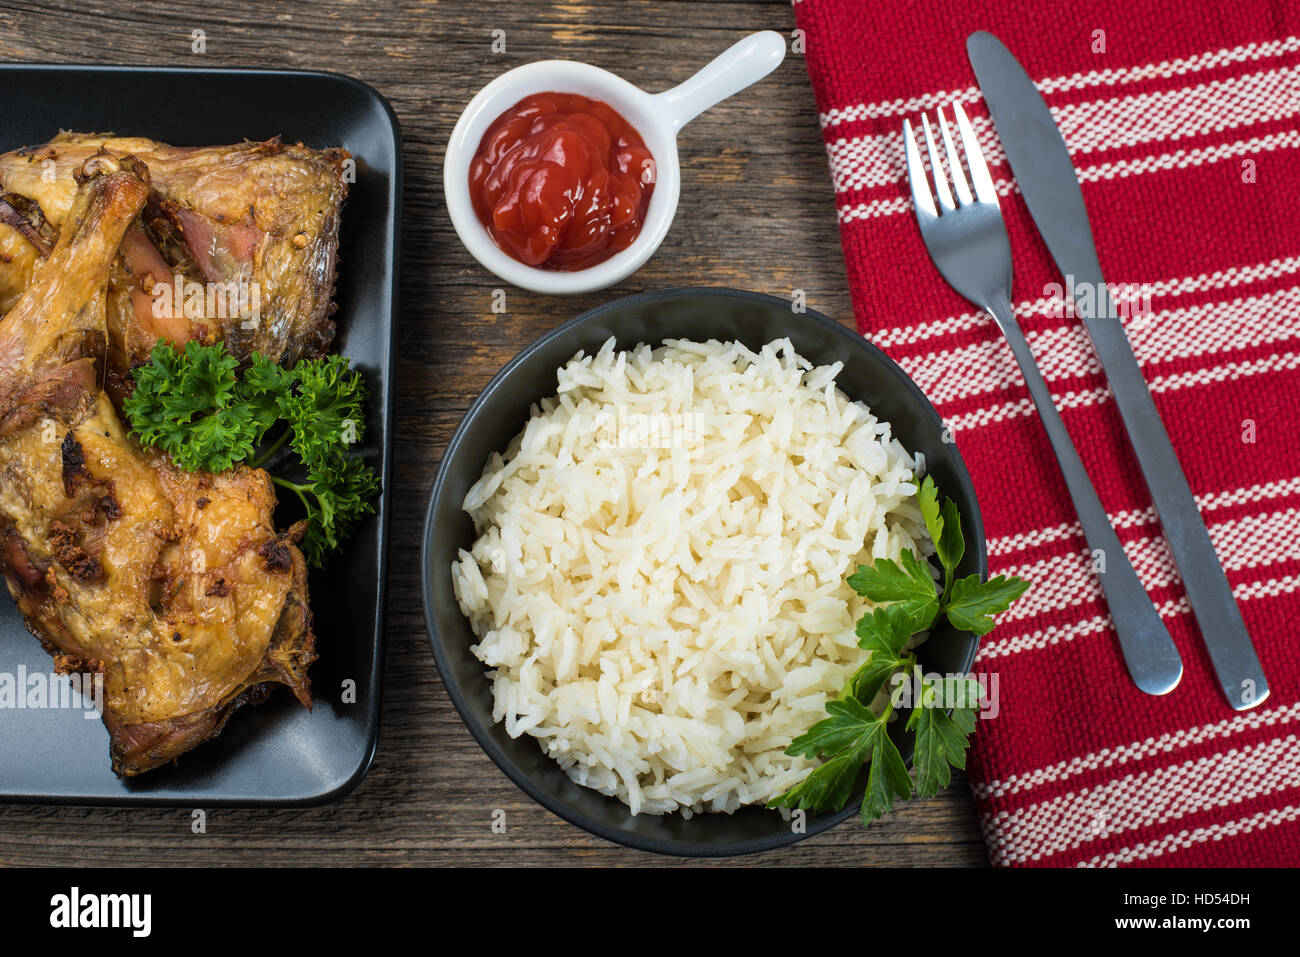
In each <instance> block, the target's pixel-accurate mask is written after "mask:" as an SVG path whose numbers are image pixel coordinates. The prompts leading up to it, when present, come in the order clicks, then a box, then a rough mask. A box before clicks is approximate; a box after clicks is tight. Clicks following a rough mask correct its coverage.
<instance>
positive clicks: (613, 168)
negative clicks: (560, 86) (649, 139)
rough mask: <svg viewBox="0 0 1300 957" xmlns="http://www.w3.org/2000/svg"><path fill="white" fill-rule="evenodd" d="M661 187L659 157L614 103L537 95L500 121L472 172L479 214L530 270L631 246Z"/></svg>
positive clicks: (571, 264) (569, 265)
mask: <svg viewBox="0 0 1300 957" xmlns="http://www.w3.org/2000/svg"><path fill="white" fill-rule="evenodd" d="M654 188H655V163H654V157H653V156H651V155H650V151H649V150H648V149H646V145H645V142H644V141H643V140H642V139H641V135H640V134H639V133H638V132H637V131H636V130H635V129H633V128H632V126H631V125H630V124H629V123H628V122H627V120H625V119H623V117H622V116H621V115H619V113H618V112H617V111H615V110H614V108H613V107H611V106H610V105H609V104H608V103H603V102H601V101H600V100H592V99H588V98H587V97H585V96H579V95H577V94H575V93H537V94H534V95H533V96H529V97H525V98H524V99H522V100H520V101H519V102H518V103H516V104H515V105H514V106H512V107H511V108H510V109H508V110H506V112H505V113H503V114H502V115H501V116H499V117H498V118H497V119H496V121H495V122H493V124H492V125H491V126H490V127H488V131H487V132H486V133H485V134H483V140H482V142H480V143H479V147H478V150H477V152H475V154H474V161H473V163H472V164H471V165H470V171H469V190H470V196H471V197H472V199H473V202H474V211H475V213H477V214H478V218H479V221H480V222H481V223H482V224H483V226H484V227H485V228H486V229H487V231H488V233H489V234H490V235H491V236H492V239H493V240H494V241H495V242H496V244H497V245H498V246H499V247H501V249H503V250H504V251H505V252H506V253H508V254H509V255H510V256H512V257H514V258H515V259H517V260H519V261H520V262H522V263H525V264H527V265H529V266H537V267H539V268H542V269H553V270H559V271H565V272H572V271H576V270H579V269H586V268H587V267H588V266H594V265H596V264H597V263H601V262H604V261H605V260H606V259H609V258H610V257H611V256H613V255H614V254H615V253H618V252H621V251H622V250H624V249H626V248H627V247H628V246H630V245H631V244H632V242H633V241H634V240H635V239H636V237H637V235H638V234H639V233H640V232H641V226H642V224H643V223H644V222H645V213H646V208H647V207H648V206H649V205H650V196H651V194H652V193H653V192H654Z"/></svg>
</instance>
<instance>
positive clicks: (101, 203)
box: [0, 153, 316, 776]
mask: <svg viewBox="0 0 1300 957" xmlns="http://www.w3.org/2000/svg"><path fill="white" fill-rule="evenodd" d="M78 179H79V180H82V182H81V184H80V185H79V186H78V188H77V190H76V191H75V194H74V195H73V197H72V199H71V201H70V202H69V203H68V204H67V205H66V207H64V208H62V209H61V211H60V213H59V217H60V225H61V231H60V237H59V240H58V244H57V245H56V246H55V247H54V249H53V250H52V252H51V253H50V256H49V259H48V261H46V262H45V263H44V264H43V265H42V266H41V267H40V269H39V270H38V271H37V273H36V276H35V278H34V279H33V280H32V282H31V284H30V285H29V286H28V288H27V290H26V292H25V293H24V294H23V296H22V297H21V298H20V299H19V301H18V302H17V304H16V305H14V307H13V308H12V309H11V310H10V311H9V313H8V314H7V315H6V316H5V317H4V319H3V320H0V568H3V571H4V575H5V578H6V580H7V583H8V585H9V590H10V592H11V593H12V594H13V596H14V598H15V600H16V601H17V603H18V607H19V609H20V610H21V611H22V614H23V615H24V617H25V618H26V620H27V626H28V628H29V629H30V630H31V631H32V633H33V634H34V635H36V637H37V638H39V639H40V641H41V643H42V645H44V647H45V648H46V650H47V651H49V652H50V653H51V654H52V655H53V656H54V659H55V667H56V668H57V669H58V670H61V671H65V672H66V671H97V672H101V673H102V674H103V675H104V703H103V718H104V723H105V725H107V727H108V730H109V734H110V739H111V756H112V763H113V769H114V770H115V771H116V772H117V773H118V774H119V775H123V776H127V775H134V774H139V773H141V772H143V771H148V770H150V769H151V768H155V767H157V766H158V765H160V764H163V763H164V762H166V761H169V760H171V759H172V758H175V757H176V756H178V755H180V754H182V753H183V752H185V751H188V750H189V749H191V748H193V747H195V746H196V745H198V744H200V743H201V742H203V741H205V740H207V739H208V738H211V737H213V736H214V735H216V734H217V733H218V732H219V731H220V730H221V728H222V726H223V725H224V723H225V722H226V720H227V719H228V718H229V717H230V715H231V713H232V712H233V711H234V710H235V709H236V708H238V707H239V706H240V705H241V704H244V703H245V702H250V701H258V700H261V699H262V698H263V697H265V695H266V694H267V693H269V690H270V689H271V688H272V687H273V686H274V685H275V684H276V683H279V684H285V685H288V686H289V688H290V689H291V690H292V691H293V693H294V694H295V695H296V696H297V697H298V699H299V700H300V701H301V702H302V703H303V704H304V705H306V706H308V707H310V705H311V695H310V687H309V683H308V679H307V668H308V666H309V665H310V664H311V663H312V661H314V660H315V657H316V656H315V652H314V645H315V638H314V636H313V634H312V630H311V613H310V611H309V607H308V599H307V577H306V564H305V562H304V560H303V556H302V553H301V552H300V551H299V550H298V548H297V545H296V541H297V540H298V538H299V537H300V536H301V533H302V528H300V527H295V528H293V529H290V530H289V531H288V532H287V533H280V532H277V531H276V529H275V526H274V524H273V521H272V510H273V509H274V507H275V495H274V492H273V490H272V486H271V482H270V479H269V477H268V476H267V474H266V473H265V472H263V471H261V470H260V469H250V468H244V467H241V468H237V469H235V470H232V471H230V472H226V473H222V474H220V475H211V474H206V473H186V472H182V471H180V470H178V469H176V468H175V467H173V466H172V465H171V464H170V461H169V460H168V459H167V458H166V457H165V456H163V455H161V454H160V453H155V452H154V451H152V450H148V449H142V448H141V447H140V446H139V445H138V444H137V443H136V442H135V441H134V440H133V439H131V438H130V437H129V436H128V435H127V434H126V431H125V429H124V428H123V425H122V423H121V421H120V420H119V418H118V416H117V413H116V412H115V411H114V408H113V405H112V404H111V402H110V401H109V399H108V397H107V395H106V394H105V392H104V390H103V388H102V387H101V385H100V381H101V370H100V369H99V368H98V365H99V363H100V362H101V361H102V356H103V351H104V345H105V314H104V309H105V299H106V293H105V290H106V288H107V285H108V281H109V273H110V271H111V269H112V267H113V264H114V262H115V260H116V258H117V255H118V249H119V246H120V245H121V243H122V240H123V237H124V236H125V235H126V233H127V231H128V230H129V229H130V228H132V224H133V223H134V222H135V221H136V217H137V216H138V214H139V212H140V210H141V209H142V208H143V207H144V205H145V203H146V201H147V200H148V197H149V171H148V169H147V168H146V166H145V165H144V164H143V163H141V162H139V161H138V160H136V159H133V158H130V157H118V156H116V155H112V154H109V153H101V154H96V155H94V156H91V157H89V158H88V159H87V160H85V161H84V163H83V167H82V169H81V170H80V171H78Z"/></svg>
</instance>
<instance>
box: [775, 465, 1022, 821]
mask: <svg viewBox="0 0 1300 957" xmlns="http://www.w3.org/2000/svg"><path fill="white" fill-rule="evenodd" d="M917 504H918V505H919V506H920V509H921V516H922V518H924V520H925V527H926V530H927V531H928V532H929V533H930V540H931V541H932V542H933V543H934V547H935V555H936V557H937V558H938V559H939V564H940V565H941V566H942V568H943V582H942V585H941V586H940V585H938V584H936V582H935V580H934V577H933V575H932V574H931V571H930V565H929V563H928V562H926V561H924V560H922V559H921V558H919V557H918V556H917V555H915V554H914V553H912V552H910V551H908V552H903V553H902V554H901V555H900V556H899V559H898V561H894V560H892V559H888V558H882V559H878V560H877V561H876V562H875V563H874V564H873V565H870V566H866V565H860V566H858V570H857V572H856V573H855V574H853V575H850V576H849V579H848V581H849V585H850V586H852V588H853V590H854V591H856V592H857V593H858V594H859V595H862V596H863V597H864V598H867V599H870V600H871V601H872V602H874V603H876V604H877V607H875V608H873V609H872V610H871V611H869V612H868V613H867V614H865V615H863V616H862V618H861V619H859V620H858V623H857V628H856V631H857V635H858V645H859V647H861V648H864V649H866V650H868V651H870V652H871V655H870V657H869V658H868V659H867V660H866V662H865V663H864V664H863V665H862V667H860V668H859V669H858V670H857V671H856V672H854V674H853V675H852V677H850V678H849V680H848V681H847V682H846V683H845V685H844V688H843V690H842V691H841V692H840V694H839V697H838V698H836V699H835V700H833V701H830V702H828V703H827V705H826V713H827V715H828V717H826V718H824V719H822V720H821V721H818V722H817V723H816V724H814V725H813V726H812V727H811V728H809V729H808V730H807V731H806V732H805V733H803V734H801V735H799V737H797V738H795V739H794V740H793V741H792V742H791V743H790V746H789V747H788V748H786V754H790V755H802V756H804V757H808V758H821V759H823V763H822V764H821V765H820V766H818V767H817V768H815V769H814V770H813V771H811V772H810V773H809V774H808V776H807V777H805V778H804V779H803V780H802V781H800V782H799V783H798V784H796V785H795V786H794V787H792V788H791V789H790V790H788V791H786V792H785V793H784V794H781V795H780V796H778V797H776V798H774V799H772V801H770V802H769V803H768V806H769V807H789V808H802V809H804V810H808V811H814V812H820V811H830V810H835V811H838V810H840V809H841V808H843V807H844V805H845V804H847V803H848V800H849V797H850V795H851V794H852V793H853V785H854V783H855V782H856V781H857V779H858V774H859V772H860V771H861V770H862V765H863V764H864V763H867V764H868V765H869V767H868V771H867V788H866V792H865V794H864V795H863V798H862V807H861V815H860V816H861V818H862V823H863V824H864V825H867V824H870V823H871V822H872V821H874V820H876V819H877V818H879V817H881V816H882V815H884V814H886V813H888V812H889V811H890V810H891V809H892V808H893V806H894V800H895V798H897V799H900V800H904V801H906V800H909V799H911V797H912V796H913V794H915V795H917V796H918V797H923V798H925V797H933V796H934V795H935V794H937V793H939V790H940V789H941V788H945V787H947V786H948V783H949V781H951V780H952V768H965V767H966V748H967V745H968V743H969V737H970V735H971V733H972V732H973V731H974V730H975V715H976V712H977V711H978V709H979V695H980V688H979V684H978V682H976V681H975V680H974V679H973V678H966V677H962V678H958V679H956V680H949V681H947V682H945V681H943V680H942V679H937V680H936V679H935V678H933V677H931V678H926V677H924V676H922V675H920V674H919V670H920V669H919V668H918V667H917V658H916V653H915V652H914V651H908V650H907V646H908V644H909V643H910V642H911V640H912V636H913V635H915V634H916V633H917V632H921V631H927V630H929V629H930V628H932V627H933V626H934V623H935V621H936V620H937V619H938V618H939V617H940V616H941V615H943V616H946V617H947V618H948V621H950V622H951V623H952V624H953V626H954V627H956V628H959V629H962V630H963V631H969V632H971V633H972V634H975V635H986V634H988V633H989V632H990V631H992V630H993V616H994V615H996V614H998V613H999V612H1003V611H1006V609H1007V608H1008V607H1009V606H1010V604H1011V602H1013V601H1015V599H1017V598H1019V597H1020V596H1021V595H1022V594H1024V592H1025V589H1027V588H1028V587H1029V583H1028V582H1026V581H1024V580H1023V579H1020V578H1015V577H1011V578H1007V577H1006V576H1003V575H998V576H997V577H995V578H991V579H989V580H988V581H981V580H980V577H979V576H978V575H967V576H966V577H964V578H955V577H954V576H955V573H956V569H957V566H958V564H960V562H961V559H962V556H963V555H964V554H965V553H966V541H965V537H964V536H963V534H962V529H961V517H960V516H959V514H958V512H957V505H956V503H955V502H953V501H952V500H951V499H945V500H944V501H943V502H942V504H941V503H940V502H939V496H938V491H937V490H936V488H935V485H934V480H933V479H931V478H930V477H929V476H926V478H925V480H924V481H923V482H922V483H921V486H920V488H919V489H918V491H917ZM900 670H901V671H902V672H903V673H904V674H906V675H909V676H911V675H913V674H915V675H916V677H917V683H918V685H919V687H920V700H919V701H914V702H913V703H912V704H913V707H912V710H911V713H910V714H909V715H908V718H907V724H906V725H905V727H906V729H907V730H908V731H913V732H915V735H916V745H915V752H914V755H913V759H912V766H913V769H914V771H915V782H913V779H912V775H910V774H909V773H908V770H907V765H906V763H905V762H904V761H903V756H902V754H901V753H900V752H899V750H898V746H897V745H896V744H894V742H893V739H891V738H890V737H889V721H890V717H891V716H892V714H893V712H894V708H895V704H894V696H891V697H890V700H889V701H888V702H887V703H886V704H885V706H884V707H883V708H882V709H881V711H880V713H879V714H877V713H875V712H874V711H872V710H871V703H872V701H873V700H874V699H875V698H876V696H877V695H878V694H879V693H880V690H881V689H882V688H883V687H885V684H886V683H887V682H889V681H890V680H891V679H892V678H893V676H894V675H895V674H896V673H898V672H899V671H900ZM946 696H947V697H951V698H953V699H955V700H954V701H945V697H946ZM950 709H951V710H950Z"/></svg>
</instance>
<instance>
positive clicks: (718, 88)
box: [653, 30, 785, 133]
mask: <svg viewBox="0 0 1300 957" xmlns="http://www.w3.org/2000/svg"><path fill="white" fill-rule="evenodd" d="M784 59H785V37H783V36H781V34H779V33H777V32H775V31H774V30H762V31H760V32H758V33H751V34H750V35H749V36H747V37H745V38H744V39H743V40H741V41H739V42H738V43H735V44H733V45H732V46H730V47H728V48H727V49H726V50H724V51H723V52H722V53H720V54H719V55H718V56H716V57H715V58H714V59H713V60H711V61H710V62H709V64H708V65H707V66H705V67H704V69H702V70H700V71H699V72H698V73H696V74H695V75H694V76H692V77H691V78H690V79H689V80H686V81H685V82H683V83H679V84H678V85H677V86H675V87H673V88H672V89H671V90H665V91H664V92H663V93H658V94H656V95H655V96H654V97H653V100H654V103H655V108H656V109H658V110H660V111H662V112H663V114H664V115H665V117H666V118H667V120H668V122H669V124H670V125H671V127H672V131H673V132H674V133H676V132H677V131H678V130H680V129H681V128H682V127H683V126H685V125H686V124H687V123H689V122H690V121H691V120H693V119H695V117H697V116H699V115H700V114H701V113H703V112H704V111H705V110H707V109H708V108H709V107H711V106H713V105H714V104H715V103H720V102H722V101H723V100H725V99H726V98H727V97H729V96H732V95H734V94H736V93H739V92H740V91H741V90H743V89H744V88H745V87H747V86H749V85H750V84H752V83H757V82H758V81H759V80H761V79H763V77H765V76H767V75H768V74H769V73H771V72H772V71H773V70H775V69H776V68H777V67H778V66H780V65H781V61H782V60H784Z"/></svg>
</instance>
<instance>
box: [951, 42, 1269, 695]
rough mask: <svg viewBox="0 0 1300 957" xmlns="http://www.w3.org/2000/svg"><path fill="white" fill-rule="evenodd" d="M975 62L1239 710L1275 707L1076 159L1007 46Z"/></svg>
mask: <svg viewBox="0 0 1300 957" xmlns="http://www.w3.org/2000/svg"><path fill="white" fill-rule="evenodd" d="M966 52H967V53H968V54H969V56H970V62H971V66H972V67H974V68H975V76H976V78H977V79H978V80H979V85H980V90H981V92H982V93H983V94H984V101H985V102H986V103H987V104H988V108H989V113H990V114H991V115H992V116H993V125H994V126H995V127H996V128H997V132H998V137H999V139H1001V140H1002V146H1003V148H1004V149H1005V150H1006V154H1007V159H1008V160H1009V161H1010V163H1011V171H1012V172H1013V173H1014V174H1015V177H1016V183H1017V185H1019V187H1020V193H1021V195H1022V196H1023V197H1024V199H1025V204H1026V205H1027V206H1028V207H1029V214H1030V216H1032V217H1033V220H1034V225H1035V226H1037V227H1038V232H1039V233H1040V234H1041V235H1042V237H1043V241H1044V242H1045V243H1046V244H1047V248H1048V251H1049V252H1051V254H1052V258H1053V259H1054V260H1055V261H1056V265H1057V268H1058V269H1060V270H1061V272H1062V274H1064V275H1065V276H1067V277H1073V286H1074V288H1075V289H1084V288H1089V289H1091V290H1092V292H1093V295H1092V296H1091V297H1089V296H1083V297H1080V298H1078V299H1076V306H1077V309H1076V311H1077V312H1078V313H1079V315H1081V316H1082V317H1083V321H1084V326H1085V328H1086V329H1087V330H1088V335H1089V337H1090V338H1091V339H1092V345H1093V349H1094V350H1095V351H1096V353H1097V358H1098V360H1099V361H1100V362H1101V367H1102V369H1103V370H1104V371H1105V373H1106V377H1107V378H1108V379H1109V380H1110V388H1111V393H1112V395H1114V397H1115V405H1116V407H1117V408H1118V409H1119V414H1120V418H1121V419H1122V420H1123V423H1124V428H1125V429H1126V430H1127V431H1128V436H1129V441H1130V442H1131V443H1132V445H1133V451H1134V453H1135V454H1136V456H1137V460H1138V465H1139V466H1140V468H1141V470H1142V477H1143V479H1144V480H1145V481H1146V484H1147V488H1148V489H1149V490H1150V492H1151V499H1152V501H1153V502H1154V503H1155V507H1156V513H1157V514H1158V515H1159V516H1160V524H1161V526H1162V527H1163V528H1164V533H1165V538H1166V539H1168V541H1169V550H1170V552H1171V553H1172V555H1173V558H1174V564H1175V565H1177V566H1178V572H1179V574H1180V575H1181V576H1182V579H1183V585H1184V587H1185V589H1186V591H1187V600H1188V602H1189V603H1190V604H1191V607H1192V613H1193V614H1194V615H1195V616H1196V622H1197V624H1198V625H1199V626H1200V629H1201V636H1202V637H1203V638H1204V640H1205V647H1206V649H1207V650H1208V651H1209V653H1210V661H1211V663H1212V664H1213V666H1214V671H1215V673H1216V674H1217V675H1218V678H1219V685H1220V686H1221V687H1222V688H1223V693H1224V695H1226V696H1227V699H1228V703H1229V704H1230V705H1231V706H1232V707H1233V708H1234V709H1235V710H1237V711H1242V710H1245V709H1247V708H1253V707H1255V706H1256V705H1258V704H1260V703H1261V702H1262V701H1263V700H1264V699H1265V698H1267V697H1268V690H1269V689H1268V682H1267V681H1266V680H1265V678H1264V671H1263V669H1262V668H1261V667H1260V663H1259V658H1258V656H1257V655H1256V654H1255V648H1254V646H1253V645H1252V644H1251V640H1250V635H1249V634H1247V632H1246V625H1245V623H1244V622H1243V621H1242V620H1241V612H1240V610H1239V609H1238V608H1237V603H1236V601H1235V600H1234V599H1233V597H1232V588H1231V586H1230V585H1229V584H1228V579H1227V576H1226V575H1225V574H1224V573H1223V565H1222V564H1221V563H1220V561H1219V558H1218V556H1217V555H1216V554H1215V553H1214V545H1213V543H1212V542H1211V541H1210V534H1209V532H1208V531H1206V529H1205V522H1204V521H1202V519H1201V514H1200V512H1199V511H1198V510H1197V508H1196V500H1195V499H1194V498H1193V497H1192V490H1191V487H1190V486H1189V485H1188V484H1187V477H1186V476H1185V475H1184V474H1183V469H1182V466H1180V465H1179V464H1178V457H1177V455H1175V454H1174V448H1173V445H1171V444H1170V442H1169V435H1168V433H1167V432H1166V431H1165V427H1164V423H1162V422H1161V421H1160V414H1159V412H1157V411H1156V405H1155V402H1154V401H1153V400H1152V398H1151V392H1150V390H1149V389H1148V388H1147V383H1146V380H1145V379H1144V378H1143V377H1142V371H1141V370H1140V369H1139V368H1138V364H1137V359H1136V358H1135V357H1134V355H1133V348H1132V346H1131V345H1130V344H1129V341H1128V336H1127V334H1126V333H1125V332H1124V325H1123V323H1122V322H1121V321H1120V319H1119V316H1118V313H1117V312H1116V311H1115V308H1114V303H1113V302H1112V301H1111V299H1110V295H1109V293H1108V292H1107V289H1106V283H1105V280H1104V279H1102V275H1101V265H1100V264H1099V262H1098V261H1097V249H1096V246H1095V245H1094V243H1093V238H1092V227H1091V225H1090V224H1089V222H1088V210H1087V208H1086V207H1085V206H1084V203H1083V193H1082V191H1081V190H1080V189H1079V180H1078V178H1077V177H1076V175H1075V172H1074V164H1073V163H1072V162H1071V160H1070V151H1069V149H1068V148H1067V147H1066V145H1065V140H1064V138H1063V137H1062V136H1061V131H1060V130H1059V129H1057V126H1056V122H1055V120H1053V118H1052V114H1051V112H1050V111H1049V110H1048V108H1047V104H1046V103H1045V102H1043V98H1042V96H1040V95H1039V92H1038V90H1037V88H1036V87H1035V86H1034V83H1033V81H1032V80H1031V79H1030V78H1029V75H1028V74H1027V73H1025V71H1024V68H1023V67H1021V65H1020V64H1019V63H1018V62H1017V61H1016V58H1015V57H1014V56H1012V55H1011V53H1010V52H1009V51H1008V50H1007V48H1006V47H1005V46H1003V45H1002V43H1001V41H999V40H998V38H997V37H995V36H993V34H991V33H986V32H984V31H979V32H976V33H972V34H971V35H970V37H968V38H967V40H966Z"/></svg>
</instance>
